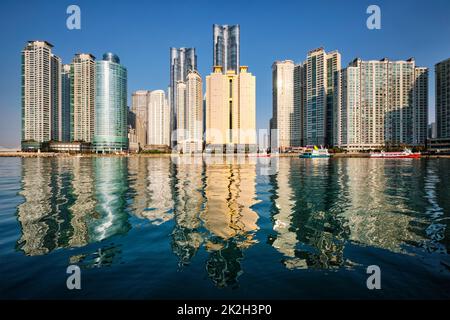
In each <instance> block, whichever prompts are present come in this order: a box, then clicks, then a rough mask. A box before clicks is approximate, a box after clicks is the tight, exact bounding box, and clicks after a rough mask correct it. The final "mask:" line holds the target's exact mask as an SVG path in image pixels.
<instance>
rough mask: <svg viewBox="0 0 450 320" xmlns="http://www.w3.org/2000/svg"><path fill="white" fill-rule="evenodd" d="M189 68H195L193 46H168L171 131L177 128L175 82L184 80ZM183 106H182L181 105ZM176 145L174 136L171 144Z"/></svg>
mask: <svg viewBox="0 0 450 320" xmlns="http://www.w3.org/2000/svg"><path fill="white" fill-rule="evenodd" d="M191 70H197V55H196V53H195V48H170V85H169V93H168V100H169V106H170V123H171V124H170V128H171V133H172V132H174V131H175V130H176V129H177V123H178V120H177V109H178V108H179V107H178V106H177V102H178V100H179V99H178V97H177V96H178V93H177V84H178V82H179V81H182V82H184V81H185V80H186V77H187V75H188V73H189V71H191ZM181 108H184V106H181ZM175 145H176V137H174V139H173V142H172V146H175Z"/></svg>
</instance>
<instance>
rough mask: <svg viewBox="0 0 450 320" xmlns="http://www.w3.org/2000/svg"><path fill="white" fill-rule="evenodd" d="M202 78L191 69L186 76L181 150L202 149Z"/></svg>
mask: <svg viewBox="0 0 450 320" xmlns="http://www.w3.org/2000/svg"><path fill="white" fill-rule="evenodd" d="M202 86H203V83H202V78H201V76H200V74H199V73H198V72H197V71H191V72H189V73H188V75H187V78H186V109H185V116H184V119H185V124H184V128H185V140H184V144H183V152H185V153H192V152H202V150H203V90H202Z"/></svg>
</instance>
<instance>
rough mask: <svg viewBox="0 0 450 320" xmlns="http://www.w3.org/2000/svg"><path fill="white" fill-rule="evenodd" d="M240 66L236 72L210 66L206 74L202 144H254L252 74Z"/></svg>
mask: <svg viewBox="0 0 450 320" xmlns="http://www.w3.org/2000/svg"><path fill="white" fill-rule="evenodd" d="M247 70H248V69H247V67H244V66H241V67H240V73H239V74H236V73H235V72H234V71H232V70H230V71H228V72H227V73H226V74H223V72H222V67H220V66H216V67H214V71H213V73H211V74H210V75H209V76H207V77H206V144H207V145H209V146H219V147H222V146H223V145H226V144H231V145H234V146H238V147H239V146H249V145H255V144H256V78H255V77H254V76H253V75H252V74H251V73H249V72H248V71H247Z"/></svg>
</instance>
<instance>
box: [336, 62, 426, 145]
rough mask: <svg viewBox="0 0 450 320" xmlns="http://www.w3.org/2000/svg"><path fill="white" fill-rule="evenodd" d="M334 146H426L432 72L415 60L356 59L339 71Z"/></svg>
mask: <svg viewBox="0 0 450 320" xmlns="http://www.w3.org/2000/svg"><path fill="white" fill-rule="evenodd" d="M337 75H338V76H337V78H336V83H337V90H336V97H335V99H336V101H337V103H336V105H335V107H336V108H335V121H336V126H335V145H338V146H340V147H342V148H345V149H348V150H363V149H375V148H384V147H388V146H401V145H408V146H424V145H425V142H426V138H427V125H428V116H427V113H428V70H427V68H422V67H416V64H415V61H414V60H413V59H409V60H406V61H391V60H388V59H382V60H379V61H376V60H372V61H363V60H361V59H355V60H354V61H353V62H352V63H350V65H349V66H348V67H347V68H345V69H343V70H341V71H340V72H338V73H337Z"/></svg>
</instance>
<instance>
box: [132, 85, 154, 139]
mask: <svg viewBox="0 0 450 320" xmlns="http://www.w3.org/2000/svg"><path fill="white" fill-rule="evenodd" d="M149 104H150V91H147V90H138V91H135V92H133V94H132V95H131V112H132V113H133V114H134V116H135V123H134V125H135V128H134V129H135V130H136V131H135V134H136V137H137V143H139V146H140V147H141V148H143V147H144V146H145V145H146V144H147V135H148V108H149Z"/></svg>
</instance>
